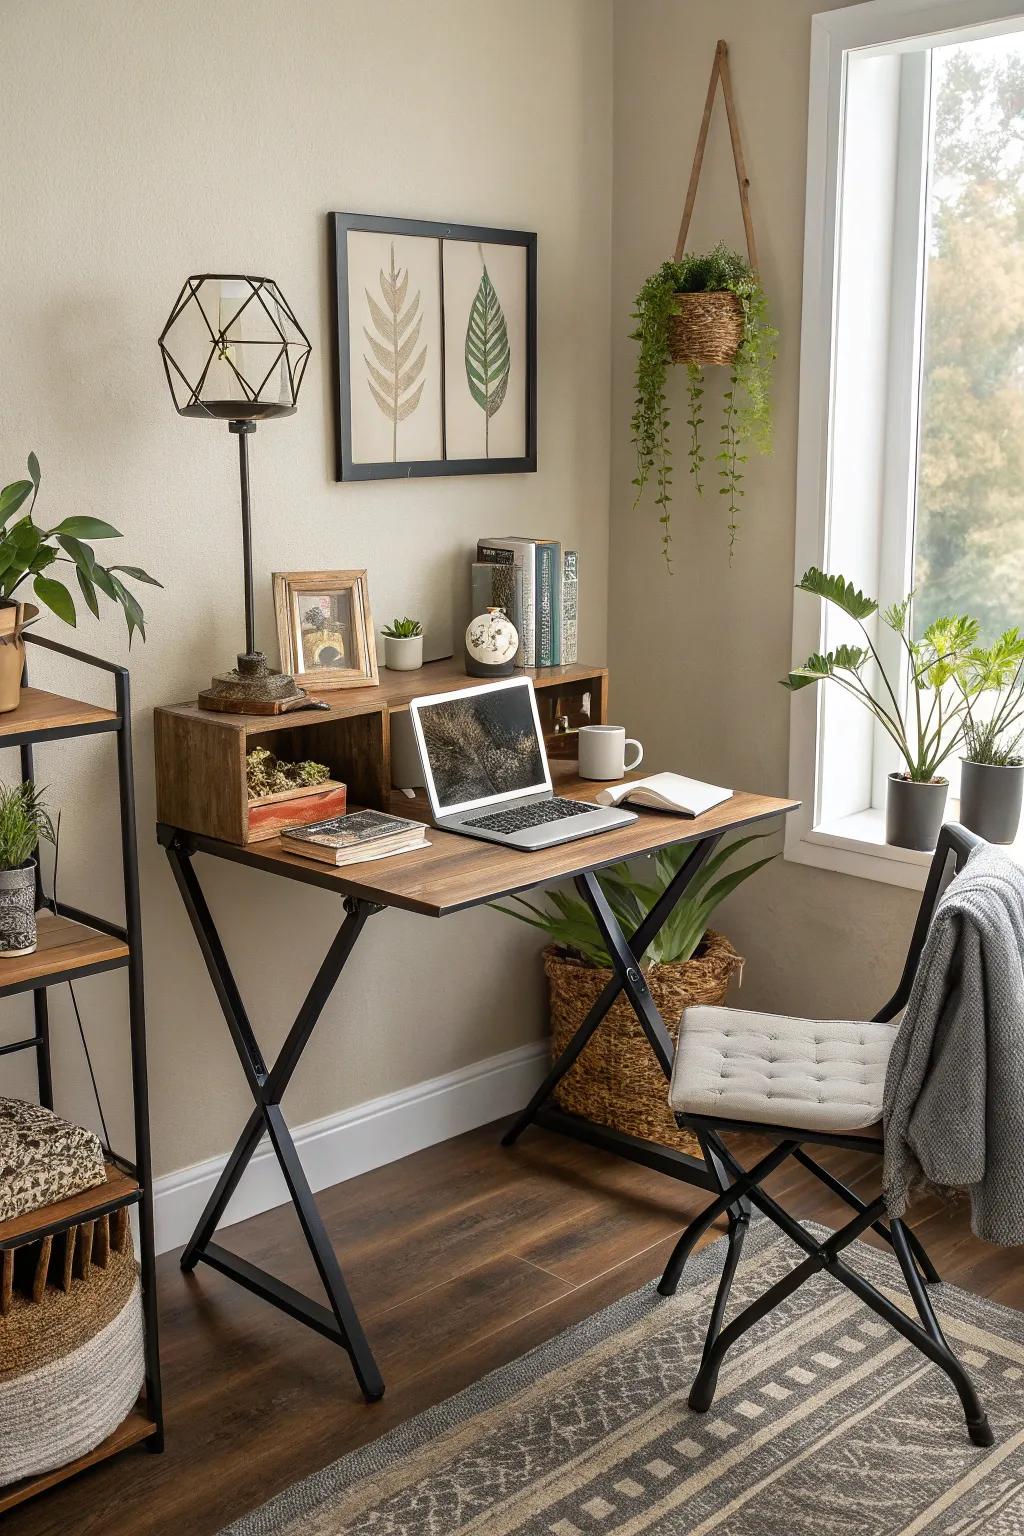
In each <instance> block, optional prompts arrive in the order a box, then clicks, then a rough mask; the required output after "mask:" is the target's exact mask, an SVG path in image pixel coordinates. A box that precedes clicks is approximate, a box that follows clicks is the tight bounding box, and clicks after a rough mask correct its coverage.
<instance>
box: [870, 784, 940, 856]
mask: <svg viewBox="0 0 1024 1536" xmlns="http://www.w3.org/2000/svg"><path fill="white" fill-rule="evenodd" d="M948 793H949V783H948V781H947V780H946V779H939V780H937V781H936V782H935V783H934V784H918V783H915V782H914V780H913V779H905V778H903V776H902V774H899V773H890V775H889V787H888V792H887V794H886V797H885V840H886V842H887V843H889V844H890V845H891V846H892V847H894V848H918V849H920V850H921V851H922V852H925V853H932V852H933V851H934V849H935V844H936V843H937V842H938V840H939V831H940V829H941V827H942V817H943V813H944V811H945V809H946V795H947V794H948Z"/></svg>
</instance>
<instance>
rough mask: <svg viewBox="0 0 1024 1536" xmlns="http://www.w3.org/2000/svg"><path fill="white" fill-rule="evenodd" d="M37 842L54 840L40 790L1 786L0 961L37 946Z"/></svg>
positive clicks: (51, 824)
mask: <svg viewBox="0 0 1024 1536" xmlns="http://www.w3.org/2000/svg"><path fill="white" fill-rule="evenodd" d="M40 840H42V841H44V842H47V843H52V842H53V841H54V832H53V823H52V822H51V821H50V817H49V815H48V814H47V811H46V808H45V806H44V804H43V791H41V790H38V789H36V787H35V785H34V784H32V783H31V782H30V781H28V780H26V782H25V783H24V784H11V785H8V784H0V959H2V958H3V957H4V956H7V955H30V954H31V953H32V951H33V950H34V949H35V947H36V939H37V935H36V861H35V859H34V858H33V854H34V853H35V851H36V849H37V848H38V846H39V843H40Z"/></svg>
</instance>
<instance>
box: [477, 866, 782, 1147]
mask: <svg viewBox="0 0 1024 1536" xmlns="http://www.w3.org/2000/svg"><path fill="white" fill-rule="evenodd" d="M761 841H763V838H762V837H760V836H757V835H754V836H751V837H742V838H738V839H737V840H736V842H734V843H730V844H729V845H728V846H727V847H726V848H723V849H721V850H720V851H719V852H717V853H715V854H714V855H713V856H712V857H711V858H710V859H708V861H707V863H706V864H705V865H704V867H703V869H701V871H700V872H699V874H697V875H696V876H695V877H694V879H693V880H692V881H691V883H690V885H689V886H688V887H687V890H686V894H685V895H684V896H683V898H682V900H681V901H680V902H679V903H678V904H677V906H676V908H675V910H674V912H673V913H672V915H671V917H670V918H669V919H668V921H667V922H666V923H665V925H664V927H663V928H662V929H661V932H660V933H659V934H658V935H657V937H656V938H655V939H654V940H653V941H652V943H651V944H650V946H649V948H648V949H647V951H646V953H645V954H644V955H643V956H642V957H641V960H642V966H643V971H644V975H645V976H646V979H647V985H648V987H649V988H650V991H651V996H652V997H653V999H654V1002H655V1004H656V1006H657V1008H658V1010H659V1012H660V1013H661V1015H662V1017H663V1018H664V1020H665V1024H666V1026H667V1028H668V1031H669V1034H670V1035H671V1036H672V1039H673V1040H675V1039H676V1037H677V1035H678V1033H679V1020H680V1017H681V1015H682V1011H683V1009H684V1008H686V1007H690V1006H692V1005H693V1004H696V1003H722V1002H724V1001H725V995H726V992H727V991H728V988H729V982H730V979H731V977H732V976H733V974H734V972H736V971H740V970H742V967H743V961H742V960H741V958H740V956H739V955H738V954H737V953H736V951H735V949H734V948H733V946H732V945H731V944H730V943H729V940H728V939H727V938H725V936H724V935H723V934H721V933H716V932H715V930H714V929H713V928H709V927H708V921H709V919H710V917H711V915H712V913H713V912H714V910H715V908H716V907H717V906H718V905H719V903H720V902H722V901H724V900H725V898H726V896H728V895H729V894H730V893H731V892H732V891H734V890H735V889H736V888H737V886H739V885H741V884H742V883H743V881H744V880H748V879H749V878H750V876H751V875H753V874H755V873H756V872H757V871H758V870H759V869H762V868H763V867H764V865H765V864H768V863H770V862H771V859H772V858H773V857H774V855H773V854H769V855H768V856H767V857H766V858H761V859H756V860H755V861H754V862H753V863H751V864H746V865H743V866H742V867H741V868H739V869H731V870H729V871H728V872H727V873H726V872H724V871H725V866H726V865H727V864H728V863H729V862H730V860H732V859H734V858H735V857H736V855H737V854H739V853H740V852H741V851H742V850H743V849H744V848H745V847H746V846H747V845H748V844H750V843H756V842H761ZM689 851H690V849H689V847H688V845H686V844H679V845H678V846H676V847H674V848H665V849H662V850H661V851H660V852H659V853H656V854H653V855H647V856H645V857H644V858H643V859H642V860H640V861H636V862H634V863H633V864H630V863H622V864H616V865H614V866H612V868H610V869H605V870H602V871H601V872H600V873H599V875H598V879H599V881H600V883H601V888H602V890H603V891H604V893H605V896H606V897H607V898H608V901H609V904H610V906H611V908H612V911H613V912H614V913H615V916H616V918H617V919H618V921H619V922H620V923H621V924H622V925H623V927H624V928H625V929H626V930H627V931H632V930H633V929H634V928H636V926H637V925H638V924H639V923H640V922H642V920H643V918H644V917H645V916H646V915H647V913H648V912H649V911H650V909H651V907H653V906H654V904H655V902H656V901H657V900H658V898H659V897H660V895H661V893H662V891H663V890H664V889H665V887H666V886H667V885H668V884H669V882H670V881H671V880H672V879H673V878H674V876H675V875H676V874H677V873H678V872H679V869H680V867H681V866H682V864H683V862H684V860H685V859H686V858H687V856H688V854H689ZM544 895H545V897H546V899H547V901H548V902H549V903H550V905H549V906H548V907H546V908H545V907H540V906H536V905H534V903H532V902H530V901H527V900H526V899H525V898H524V897H521V896H511V897H509V900H510V901H511V902H514V903H515V905H514V906H503V905H501V904H500V903H497V902H496V903H494V907H495V910H496V911H498V912H505V913H507V914H508V915H509V916H510V917H516V918H519V919H520V921H522V922H524V923H529V924H530V925H531V927H533V928H538V929H540V931H541V932H542V933H545V934H547V936H548V937H549V938H550V939H551V940H552V941H553V942H552V943H551V945H549V947H548V948H547V949H545V950H544V971H545V974H546V976H547V982H548V998H549V1003H550V1011H551V1052H552V1059H553V1060H554V1059H556V1058H557V1057H558V1056H560V1055H561V1053H562V1051H563V1050H564V1048H565V1046H566V1045H567V1044H568V1042H569V1040H570V1039H571V1037H572V1036H573V1035H574V1034H575V1033H576V1031H577V1030H578V1029H579V1027H580V1024H581V1023H582V1022H583V1020H584V1018H585V1017H586V1015H587V1014H588V1013H589V1011H590V1009H591V1007H592V1006H593V1005H594V1003H595V1002H596V1001H597V998H598V997H599V995H600V993H601V992H602V991H603V989H604V987H605V986H606V985H607V984H608V982H609V981H610V980H611V979H612V975H613V972H612V968H611V958H610V956H609V955H608V953H607V951H606V950H605V947H604V943H603V941H602V938H601V934H600V932H599V930H598V927H597V924H596V923H595V922H594V918H593V915H592V913H591V911H590V908H589V907H588V906H587V905H586V903H585V902H584V901H583V900H582V898H581V897H579V896H577V895H576V894H575V893H574V892H573V893H569V892H565V891H559V890H552V891H546V892H545V893H544ZM557 1097H558V1101H559V1104H560V1105H561V1107H562V1108H563V1109H565V1110H567V1111H568V1112H569V1113H571V1114H578V1115H583V1116H585V1117H586V1118H588V1119H591V1120H596V1121H598V1122H599V1123H600V1124H602V1125H611V1126H614V1127H615V1128H616V1129H617V1130H620V1131H625V1132H627V1133H629V1134H631V1135H634V1136H642V1137H644V1138H645V1139H648V1140H654V1141H659V1142H662V1143H664V1144H667V1145H672V1146H676V1147H682V1148H684V1149H685V1150H688V1151H695V1150H697V1149H696V1144H695V1141H694V1138H693V1137H692V1136H691V1135H690V1133H689V1132H687V1131H679V1130H678V1129H677V1128H676V1124H675V1121H674V1119H673V1118H672V1115H671V1112H670V1111H669V1108H668V1103H667V1100H666V1096H665V1081H664V1078H663V1077H662V1075H661V1073H660V1071H659V1069H658V1067H657V1065H656V1063H655V1062H654V1060H653V1058H652V1057H651V1054H650V1052H649V1051H648V1050H647V1049H645V1042H644V1036H643V1031H642V1030H641V1028H640V1025H639V1023H638V1022H637V1019H636V1015H635V1014H634V1013H633V1010H632V1008H631V1007H630V1005H629V1003H628V1002H627V1001H626V1000H625V999H624V998H621V997H620V998H619V999H618V1001H617V1002H616V1003H615V1004H613V1006H612V1008H611V1009H610V1011H609V1013H608V1015H607V1018H606V1019H605V1021H604V1023H603V1025H602V1027H601V1029H600V1030H599V1031H598V1032H597V1034H596V1035H595V1036H594V1038H593V1040H591V1042H590V1044H589V1045H588V1047H587V1049H586V1051H585V1052H584V1053H583V1055H582V1056H581V1057H580V1059H579V1061H577V1062H576V1064H575V1066H574V1067H573V1068H572V1070H571V1071H570V1072H569V1073H568V1074H567V1075H566V1076H565V1077H564V1078H563V1079H562V1082H561V1084H560V1085H559V1087H558V1089H557Z"/></svg>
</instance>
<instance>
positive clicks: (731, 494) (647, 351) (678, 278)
mask: <svg viewBox="0 0 1024 1536" xmlns="http://www.w3.org/2000/svg"><path fill="white" fill-rule="evenodd" d="M723 292H724V293H732V294H735V295H736V297H737V298H738V299H739V301H740V305H741V306H742V310H743V336H742V340H741V342H740V345H739V348H738V350H737V352H736V356H735V358H734V359H733V362H732V365H731V367H730V371H729V387H728V389H727V390H726V391H725V394H724V399H723V406H724V409H723V415H722V425H721V431H720V435H719V443H718V452H717V454H716V455H715V463H716V464H717V478H718V479H719V480H720V482H721V483H720V484H719V487H718V493H719V495H720V496H724V497H726V498H727V500H726V511H727V514H728V529H729V556H730V559H731V558H732V551H733V546H734V545H735V542H736V535H737V532H738V518H739V510H740V503H741V501H742V498H743V495H744V486H743V480H744V469H743V466H744V465H745V464H746V462H747V457H748V455H747V453H746V452H745V451H744V450H745V448H746V445H747V444H748V443H753V444H754V446H755V447H756V448H757V449H758V451H759V452H761V453H767V452H769V451H770V449H771V437H772V413H771V399H770V395H769V385H770V382H771V370H772V364H773V363H774V361H775V338H776V336H777V335H778V332H777V331H776V330H775V328H774V327H773V326H772V325H770V324H769V321H768V303H767V300H766V298H765V293H764V289H763V288H762V287H761V283H760V280H759V279H758V277H757V274H756V273H755V272H754V271H753V270H752V268H751V266H750V264H749V262H747V261H745V260H744V258H743V257H742V256H740V255H739V254H738V253H737V252H735V251H730V250H729V249H728V248H727V247H726V246H725V245H722V244H719V245H716V246H715V248H714V250H713V251H711V252H709V253H707V254H705V255H684V256H683V257H682V259H681V260H680V261H666V262H664V263H663V265H662V266H661V267H659V268H658V270H657V272H655V273H654V274H653V275H652V276H651V277H649V278H648V279H647V281H646V282H645V283H644V285H643V287H642V288H641V289H640V292H639V294H638V295H637V301H636V308H635V310H634V311H633V319H634V320H635V321H636V330H634V331H633V332H631V335H630V339H631V340H632V341H636V342H639V344H640V348H639V352H638V354H637V361H636V402H635V406H634V410H633V421H632V428H633V446H634V448H635V450H636V475H635V477H634V480H633V484H634V485H635V486H636V499H635V501H634V503H633V509H634V511H635V510H636V508H637V507H638V506H639V505H640V501H641V498H642V496H643V494H644V491H645V489H646V487H647V483H648V481H649V480H650V479H652V478H653V480H654V485H655V493H656V494H655V497H654V504H655V506H656V507H658V508H659V514H658V517H659V522H660V523H661V543H662V553H663V554H664V557H665V563H666V565H667V566H668V568H669V571H671V569H672V561H671V543H672V533H671V514H670V512H669V505H670V503H671V500H672V453H671V448H670V446H669V435H668V427H669V413H668V403H667V400H666V396H665V387H666V382H667V379H668V368H669V321H670V320H671V317H672V313H673V309H674V307H675V296H676V294H677V293H723ZM687 397H688V404H689V415H688V416H687V418H686V424H687V426H688V427H689V429H690V437H689V442H688V444H687V457H688V460H689V470H690V474H691V476H692V477H693V483H694V487H695V489H696V491H697V493H698V495H701V496H703V494H704V486H705V474H704V469H705V453H704V449H703V447H702V441H701V435H700V429H701V427H702V426H703V425H704V416H703V402H704V370H703V368H702V367H701V366H700V365H699V364H697V363H692V362H691V363H688V364H687Z"/></svg>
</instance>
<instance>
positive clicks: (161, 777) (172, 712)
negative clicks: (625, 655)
mask: <svg viewBox="0 0 1024 1536" xmlns="http://www.w3.org/2000/svg"><path fill="white" fill-rule="evenodd" d="M529 676H530V677H532V678H533V682H534V687H535V688H536V690H537V702H538V709H539V712H540V718H541V726H542V729H543V731H544V735H545V739H546V740H547V741H548V744H549V748H548V749H549V752H550V753H551V755H552V756H562V755H571V756H575V751H576V748H575V737H573V736H571V737H568V738H566V739H565V743H564V744H563V743H562V742H559V741H558V737H557V736H556V735H555V732H554V725H555V721H556V719H557V718H558V716H559V715H560V714H566V713H568V714H569V715H570V716H573V715H579V716H581V717H585V718H587V719H590V720H592V721H593V722H594V723H595V724H601V723H603V722H604V720H605V710H606V700H607V684H608V674H607V672H606V670H605V669H604V668H603V667H585V666H568V667H544V668H537V669H535V670H532V671H531V672H530V673H529ZM382 679H383V680H382V682H381V683H380V684H379V685H377V686H373V687H366V688H346V689H342V690H338V691H335V692H325V693H321V694H318V695H316V697H317V698H320V699H323V700H324V702H325V703H327V704H328V706H329V708H328V709H327V710H323V711H321V710H295V711H293V712H292V713H291V714H287V715H228V714H217V713H214V712H213V711H211V710H205V709H200V708H199V707H198V705H196V704H195V703H188V704H172V705H168V706H167V707H165V708H161V709H157V710H156V711H155V712H154V737H155V749H156V809H157V819H158V820H159V821H161V822H163V823H165V824H166V825H168V826H172V827H180V828H181V829H182V830H183V831H186V832H196V833H198V834H199V835H200V836H203V837H215V838H220V839H221V840H222V841H224V842H227V843H239V844H245V843H249V842H254V841H257V840H258V839H259V838H260V837H261V836H262V837H265V836H266V835H267V834H266V833H265V832H261V831H260V829H259V827H258V826H255V825H250V815H249V799H248V795H247V792H246V784H245V759H246V754H247V753H249V752H251V751H252V749H253V747H255V746H261V747H267V748H268V749H269V750H270V751H271V752H273V753H274V755H275V757H279V758H282V759H284V760H285V761H286V762H293V763H297V762H302V761H303V760H304V759H306V758H312V759H313V761H314V762H318V763H326V764H327V767H328V769H329V771H330V775H331V778H332V779H337V780H340V782H341V783H343V784H344V785H346V786H347V791H348V809H352V808H353V807H355V806H367V807H369V808H371V809H373V810H379V811H386V810H389V809H390V808H391V729H390V720H391V716H392V714H395V713H398V712H401V711H405V710H408V708H409V702H410V700H412V699H415V698H419V697H420V696H421V695H423V694H430V693H444V692H446V691H450V690H452V689H456V688H472V687H474V686H476V685H478V684H479V681H480V679H479V678H475V677H467V676H466V673H465V672H464V670H463V668H462V666H461V663H459V662H457V661H455V660H453V659H449V660H447V661H432V662H428V663H427V664H426V666H424V667H421V668H420V669H419V670H418V671H416V672H387V671H385V672H384V673H383V674H382ZM399 809H400V810H401V809H402V807H399ZM324 814H325V815H333V814H337V813H336V812H331V811H328V812H325V813H324ZM275 831H276V829H275Z"/></svg>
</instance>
